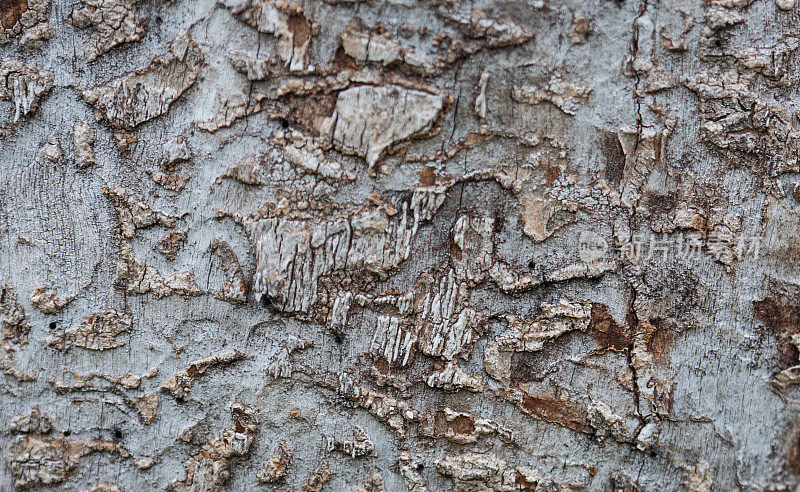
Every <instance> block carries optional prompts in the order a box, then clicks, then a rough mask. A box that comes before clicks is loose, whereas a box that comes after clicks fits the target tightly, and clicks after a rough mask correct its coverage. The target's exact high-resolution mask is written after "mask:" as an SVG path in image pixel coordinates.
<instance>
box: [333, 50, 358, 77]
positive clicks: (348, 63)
mask: <svg viewBox="0 0 800 492" xmlns="http://www.w3.org/2000/svg"><path fill="white" fill-rule="evenodd" d="M332 68H333V69H334V70H335V71H337V72H341V71H344V70H349V71H351V72H355V71H357V70H358V63H357V62H356V59H355V58H353V57H352V56H350V55H348V54H347V53H346V52H345V51H344V48H343V47H341V46H339V47H338V48H336V53H334V54H333V64H332Z"/></svg>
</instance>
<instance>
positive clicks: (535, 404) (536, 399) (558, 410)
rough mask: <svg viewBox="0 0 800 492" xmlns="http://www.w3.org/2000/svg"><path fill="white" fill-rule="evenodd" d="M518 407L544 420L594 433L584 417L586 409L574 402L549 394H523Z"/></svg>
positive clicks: (579, 430)
mask: <svg viewBox="0 0 800 492" xmlns="http://www.w3.org/2000/svg"><path fill="white" fill-rule="evenodd" d="M520 408H521V409H522V411H523V412H525V413H528V414H531V415H533V416H535V417H537V418H539V419H541V420H544V421H546V422H551V423H554V424H559V425H563V426H564V427H566V428H568V429H572V430H575V431H578V432H584V433H586V434H592V433H594V429H592V426H591V425H589V421H588V419H587V417H586V411H585V410H584V409H583V408H582V407H581V406H580V405H579V404H577V403H575V402H572V401H569V400H561V399H558V398H553V397H550V396H531V395H525V396H524V397H523V398H522V403H521V404H520Z"/></svg>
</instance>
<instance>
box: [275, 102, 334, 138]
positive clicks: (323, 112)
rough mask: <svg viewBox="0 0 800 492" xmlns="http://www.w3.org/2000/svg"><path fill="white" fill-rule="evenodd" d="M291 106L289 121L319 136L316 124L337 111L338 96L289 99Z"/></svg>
mask: <svg viewBox="0 0 800 492" xmlns="http://www.w3.org/2000/svg"><path fill="white" fill-rule="evenodd" d="M287 103H288V106H289V114H288V119H289V122H290V123H291V124H292V125H293V126H295V127H299V128H303V129H304V130H305V131H307V132H309V133H311V134H312V135H314V136H319V131H318V130H317V128H316V126H315V125H314V122H315V121H316V120H317V119H318V118H327V117H329V116H331V115H333V111H334V109H336V95H335V94H317V95H308V96H302V97H295V96H292V97H289V98H288V100H287Z"/></svg>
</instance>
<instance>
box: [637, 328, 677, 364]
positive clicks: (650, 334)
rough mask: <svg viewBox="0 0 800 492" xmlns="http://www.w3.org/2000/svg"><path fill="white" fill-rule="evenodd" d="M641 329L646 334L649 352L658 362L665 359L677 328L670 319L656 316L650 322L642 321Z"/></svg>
mask: <svg viewBox="0 0 800 492" xmlns="http://www.w3.org/2000/svg"><path fill="white" fill-rule="evenodd" d="M639 329H640V330H641V331H642V333H643V334H644V339H645V342H646V343H647V352H648V353H649V354H651V355H652V356H653V358H654V359H655V360H656V361H657V362H661V361H663V360H664V357H665V356H666V355H667V351H668V350H669V346H670V344H671V343H672V340H673V339H674V338H675V334H676V333H677V330H676V329H674V327H673V326H671V323H670V322H669V321H667V320H665V319H662V318H654V319H651V320H650V322H649V323H642V324H641V325H640V327H639Z"/></svg>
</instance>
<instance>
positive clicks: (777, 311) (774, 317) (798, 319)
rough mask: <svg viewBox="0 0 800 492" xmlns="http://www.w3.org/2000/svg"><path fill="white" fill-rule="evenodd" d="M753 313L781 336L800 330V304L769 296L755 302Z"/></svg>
mask: <svg viewBox="0 0 800 492" xmlns="http://www.w3.org/2000/svg"><path fill="white" fill-rule="evenodd" d="M753 313H754V314H755V316H756V318H758V319H759V320H761V322H763V323H764V324H765V325H766V326H767V327H768V328H770V329H771V330H773V331H774V332H775V333H776V334H777V335H779V336H780V337H786V336H790V335H794V334H795V333H798V332H800V305H798V304H796V303H790V302H788V301H787V300H786V299H775V298H771V297H767V298H765V299H762V300H760V301H754V302H753Z"/></svg>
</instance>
